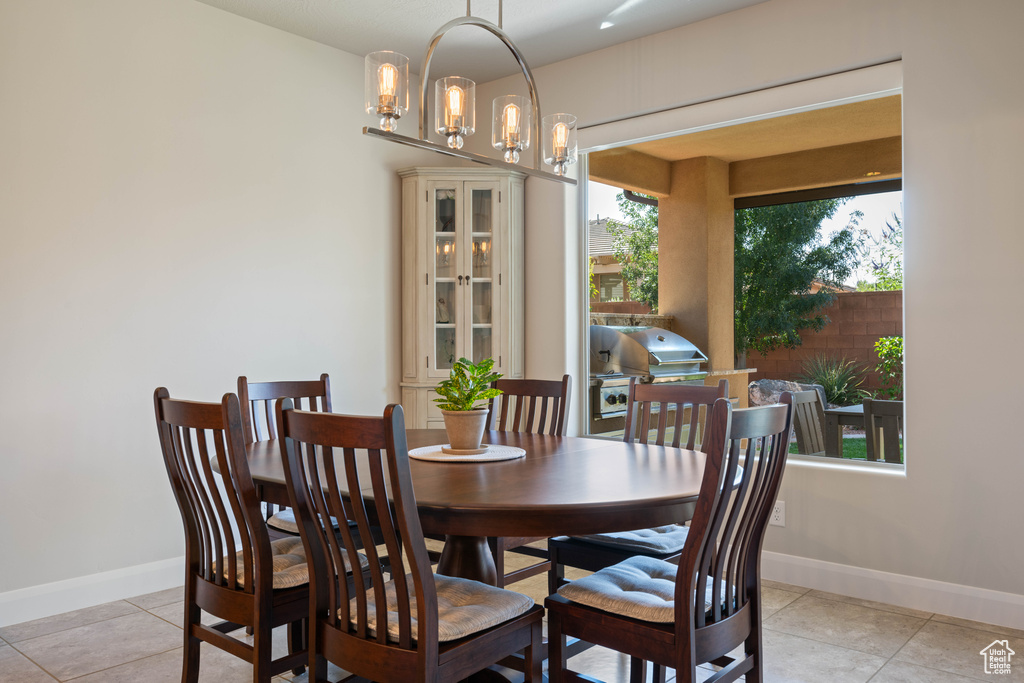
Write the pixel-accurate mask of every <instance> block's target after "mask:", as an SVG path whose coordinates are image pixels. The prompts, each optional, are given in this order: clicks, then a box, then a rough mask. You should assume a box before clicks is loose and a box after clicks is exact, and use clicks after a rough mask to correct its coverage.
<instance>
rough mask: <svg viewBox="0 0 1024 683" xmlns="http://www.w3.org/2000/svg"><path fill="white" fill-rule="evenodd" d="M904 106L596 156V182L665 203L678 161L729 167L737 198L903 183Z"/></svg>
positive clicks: (816, 113)
mask: <svg viewBox="0 0 1024 683" xmlns="http://www.w3.org/2000/svg"><path fill="white" fill-rule="evenodd" d="M901 106H902V105H901V97H900V96H899V95H893V96H890V97H883V98H879V99H874V100H866V101H863V102H855V103H852V104H844V105H841V106H838V107H829V108H824V109H816V110H813V111H808V112H801V113H799V114H792V115H789V116H779V117H775V118H770V119H763V120H760V121H752V122H750V123H743V124H739V125H735V126H728V127H723V128H715V129H713V130H705V131H700V132H696V133H690V134H687V135H679V136H676V137H671V138H663V139H660V140H652V141H648V142H642V143H638V144H635V145H627V146H624V147H618V148H615V149H610V150H604V151H601V152H595V153H593V154H591V155H590V178H591V180H595V181H598V182H603V183H606V184H609V185H615V186H616V187H626V188H628V189H631V190H634V191H638V192H645V193H648V194H654V195H656V196H666V195H667V193H668V187H669V181H670V174H671V164H672V162H675V161H681V160H683V159H693V158H698V157H713V158H716V159H721V160H722V161H725V162H728V163H729V165H730V169H729V170H730V184H731V190H730V193H731V194H732V195H733V196H749V195H751V194H759V193H765V192H782V191H789V190H795V189H807V188H812V187H824V186H828V185H836V184H844V183H852V182H864V181H867V180H885V179H890V178H898V177H900V175H901V173H902V159H901V157H902V138H901V135H902V108H901Z"/></svg>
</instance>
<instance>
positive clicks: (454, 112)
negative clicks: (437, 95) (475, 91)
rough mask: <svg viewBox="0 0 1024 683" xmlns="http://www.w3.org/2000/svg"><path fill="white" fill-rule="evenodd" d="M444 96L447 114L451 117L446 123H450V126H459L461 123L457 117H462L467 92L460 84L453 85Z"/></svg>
mask: <svg viewBox="0 0 1024 683" xmlns="http://www.w3.org/2000/svg"><path fill="white" fill-rule="evenodd" d="M444 96H445V100H446V106H445V114H446V115H447V116H448V117H449V118H448V120H447V121H446V122H445V123H447V124H448V127H449V128H458V127H459V125H458V124H457V122H456V120H455V119H457V118H461V117H462V108H463V107H464V106H465V102H466V93H465V92H463V90H462V88H460V87H459V86H457V85H453V86H451V87H450V88H448V89H447V90H446V91H445V93H444Z"/></svg>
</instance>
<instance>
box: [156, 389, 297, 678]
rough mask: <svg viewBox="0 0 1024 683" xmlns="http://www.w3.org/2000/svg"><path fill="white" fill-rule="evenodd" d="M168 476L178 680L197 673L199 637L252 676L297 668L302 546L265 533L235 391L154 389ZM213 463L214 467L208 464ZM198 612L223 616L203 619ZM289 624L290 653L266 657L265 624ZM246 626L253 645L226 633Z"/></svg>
mask: <svg viewBox="0 0 1024 683" xmlns="http://www.w3.org/2000/svg"><path fill="white" fill-rule="evenodd" d="M153 398H154V404H155V408H156V423H157V429H158V430H159V433H160V445H161V447H162V450H163V456H164V464H165V465H166V467H167V476H168V478H169V479H170V482H171V487H172V488H173V490H174V497H175V500H177V502H178V509H179V510H180V511H181V519H182V522H183V523H184V526H185V650H184V661H183V670H182V679H181V680H182V681H183V682H188V683H195V681H198V680H199V659H200V657H199V653H200V644H201V643H202V642H207V643H210V644H211V645H214V646H216V647H218V648H220V649H222V650H225V651H226V652H230V653H231V654H233V655H235V656H236V657H240V658H242V659H244V660H245V661H247V662H250V663H251V664H252V665H253V680H254V681H257V682H269V681H270V679H271V677H273V676H275V675H277V674H279V673H282V672H284V671H288V670H289V669H290V670H292V671H293V672H295V673H301V672H302V667H303V666H304V665H305V664H306V661H307V659H308V652H307V651H306V649H305V646H304V645H303V641H304V636H305V631H304V628H303V626H302V622H303V620H305V619H306V618H307V616H308V614H309V583H308V573H307V567H306V555H305V551H304V549H303V547H302V542H301V540H300V539H298V538H295V537H290V538H283V539H279V540H276V541H271V540H270V536H269V535H268V532H267V527H266V524H265V523H264V520H263V516H262V514H261V511H260V501H259V497H258V496H257V495H256V488H255V486H254V485H253V482H252V478H251V477H250V475H249V466H248V462H247V461H246V458H245V437H244V436H243V429H242V415H241V412H240V410H239V403H238V398H237V397H236V396H235V395H234V394H225V395H224V398H223V399H222V400H221V402H220V403H196V402H193V401H182V400H176V399H172V398H170V396H169V394H168V392H167V389H164V388H160V389H157V390H156V393H155V395H154V397H153ZM215 470H216V471H217V472H219V474H218V473H217V472H215ZM202 612H208V613H210V614H212V615H213V616H215V617H217V618H219V619H223V620H224V621H222V622H221V623H218V624H215V625H206V624H204V623H202V621H201V615H202ZM284 624H288V633H289V654H287V655H285V656H283V657H280V658H278V659H274V660H272V659H271V631H272V629H273V628H274V627H276V626H280V625H284ZM242 627H247V628H249V629H251V631H252V634H253V642H252V644H251V645H250V644H248V643H246V642H244V641H242V640H239V639H237V638H234V637H232V636H230V635H228V633H230V632H231V631H235V630H237V629H239V628H242Z"/></svg>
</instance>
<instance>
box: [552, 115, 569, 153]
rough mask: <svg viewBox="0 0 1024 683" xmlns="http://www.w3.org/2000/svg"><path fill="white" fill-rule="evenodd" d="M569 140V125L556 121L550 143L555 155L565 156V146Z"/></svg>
mask: <svg viewBox="0 0 1024 683" xmlns="http://www.w3.org/2000/svg"><path fill="white" fill-rule="evenodd" d="M568 141H569V126H567V125H565V124H564V123H556V124H555V130H554V141H553V144H552V145H551V146H552V147H553V148H554V150H555V156H556V157H564V156H565V147H566V144H567V143H568Z"/></svg>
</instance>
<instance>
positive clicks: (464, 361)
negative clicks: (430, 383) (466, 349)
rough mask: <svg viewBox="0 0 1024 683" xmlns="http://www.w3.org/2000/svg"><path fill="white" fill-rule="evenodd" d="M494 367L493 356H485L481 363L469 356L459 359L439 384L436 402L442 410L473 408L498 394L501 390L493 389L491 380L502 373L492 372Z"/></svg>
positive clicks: (499, 376)
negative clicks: (471, 359) (474, 361)
mask: <svg viewBox="0 0 1024 683" xmlns="http://www.w3.org/2000/svg"><path fill="white" fill-rule="evenodd" d="M493 368H494V359H493V358H485V359H484V360H482V361H480V362H479V363H472V362H471V361H470V360H469V359H468V358H460V359H458V360H457V361H455V363H454V364H453V365H452V369H451V372H449V373H448V379H446V380H444V381H442V382H441V383H440V384H438V385H437V389H436V391H437V395H438V398H435V399H434V403H436V404H438V407H440V408H441V410H473V408H474V407H476V405H477V404H478V403H480V402H481V401H487V400H490V399H492V398H494V397H495V396H498V395H499V394H501V390H500V389H492V388H491V382H493V381H495V380H497V379H500V378H501V377H502V375H501V373H499V372H492V369H493Z"/></svg>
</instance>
